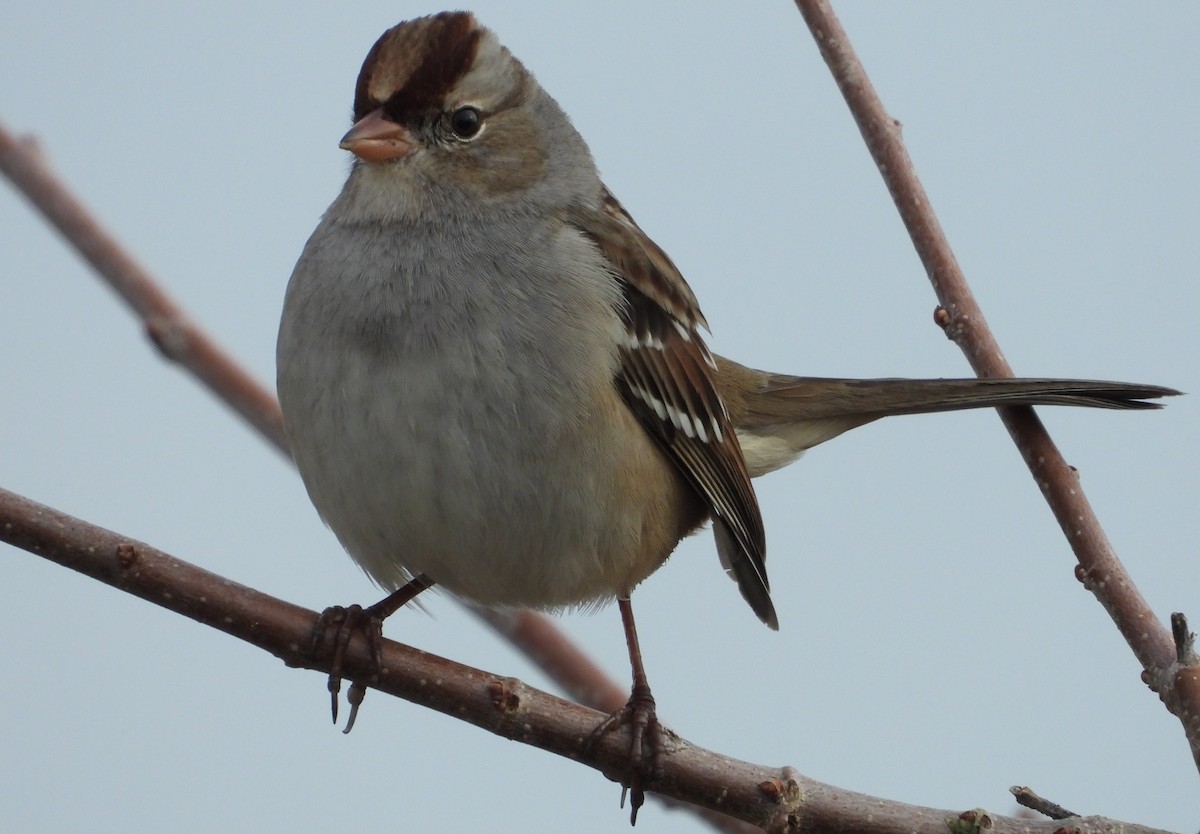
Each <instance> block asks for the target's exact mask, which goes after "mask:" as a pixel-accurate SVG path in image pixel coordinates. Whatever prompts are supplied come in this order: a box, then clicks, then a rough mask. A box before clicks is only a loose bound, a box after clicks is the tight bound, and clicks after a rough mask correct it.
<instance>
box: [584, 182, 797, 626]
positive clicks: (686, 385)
mask: <svg viewBox="0 0 1200 834" xmlns="http://www.w3.org/2000/svg"><path fill="white" fill-rule="evenodd" d="M603 209H604V210H603V212H601V213H597V212H578V213H576V214H574V215H573V216H571V217H570V218H569V219H570V221H571V222H572V223H574V224H575V225H576V226H578V227H579V229H580V230H581V231H583V232H584V233H585V234H587V235H588V236H589V237H590V238H591V239H592V240H593V241H595V243H596V245H597V246H598V247H599V248H600V251H601V252H602V253H603V254H604V255H605V256H606V257H607V258H608V259H609V260H610V261H612V263H613V268H614V272H615V273H616V274H617V275H618V276H619V280H620V281H621V283H622V289H623V290H624V295H625V304H624V308H623V310H622V311H621V312H622V316H623V318H624V321H625V324H626V328H627V337H628V338H627V340H626V343H625V344H623V345H622V346H621V370H620V372H619V374H618V379H617V383H618V386H619V387H620V389H621V392H622V394H623V395H624V396H625V400H626V402H627V403H628V404H629V407H630V409H631V410H632V411H633V413H634V414H635V415H636V416H637V417H638V419H639V420H640V421H641V423H642V425H643V426H644V427H645V428H646V430H647V431H648V432H649V433H650V435H651V436H652V437H653V438H654V439H655V440H656V441H657V442H658V444H659V445H660V447H661V448H662V449H663V451H664V452H665V453H666V455H667V457H668V458H669V459H670V460H671V462H672V463H673V464H675V465H676V466H677V467H679V470H680V472H682V473H683V475H684V477H685V478H686V479H687V481H688V483H689V484H691V486H692V487H693V488H694V489H695V490H696V491H697V492H698V493H699V494H700V495H701V496H703V497H704V499H705V501H706V502H707V504H708V506H709V509H710V512H711V514H712V517H713V525H714V532H715V533H716V539H717V549H718V551H719V553H720V556H721V562H722V564H723V565H725V568H726V570H727V571H728V572H729V573H730V575H731V576H732V577H733V578H734V579H735V580H736V581H737V583H738V587H739V588H740V589H741V592H742V596H743V597H745V599H746V601H747V602H748V603H749V604H750V607H751V608H753V609H754V612H755V613H756V614H757V615H758V616H759V618H760V619H762V621H763V622H765V623H766V624H767V625H769V626H771V627H772V628H778V627H779V626H778V620H777V618H776V616H775V609H774V606H773V605H772V604H771V597H770V586H769V584H768V582H767V572H766V565H765V559H766V536H765V533H764V531H763V523H762V515H761V513H760V512H759V508H758V500H757V499H756V498H755V495H754V488H753V487H752V486H751V485H750V475H749V473H748V472H747V470H746V462H745V460H744V459H743V456H742V450H741V447H740V446H739V445H738V441H737V436H736V434H735V433H734V430H733V425H732V424H731V422H730V420H729V414H728V412H727V411H726V409H725V404H724V402H723V401H722V400H721V396H720V394H719V393H718V392H717V388H716V385H715V381H714V375H715V373H716V365H715V363H714V362H713V358H712V355H711V354H710V353H709V352H708V348H707V347H706V346H705V344H704V341H703V339H702V338H701V337H700V332H699V331H700V328H702V327H703V328H707V323H706V322H705V321H704V317H703V315H702V314H701V313H700V307H699V305H698V304H697V302H696V297H695V296H694V295H693V294H692V291H691V288H690V287H688V285H687V282H685V281H684V279H683V276H682V275H681V274H680V273H679V270H677V269H676V268H675V265H674V264H673V263H671V259H670V258H669V257H667V254H666V253H665V252H663V251H662V250H661V249H660V248H659V247H658V246H657V245H656V244H655V243H654V242H653V241H652V240H650V238H648V237H647V236H646V234H645V233H644V232H643V231H642V230H641V229H640V228H639V227H638V225H637V224H636V223H635V222H634V221H633V218H632V217H630V216H629V213H628V212H626V211H625V209H624V208H623V207H622V206H621V204H620V203H618V202H617V201H616V199H615V198H614V197H613V196H612V195H611V194H608V193H607V192H606V193H605V195H604V205H603Z"/></svg>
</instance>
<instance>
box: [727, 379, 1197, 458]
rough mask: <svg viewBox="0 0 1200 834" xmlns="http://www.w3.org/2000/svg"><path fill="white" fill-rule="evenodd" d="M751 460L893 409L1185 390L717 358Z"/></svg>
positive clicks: (1130, 399) (1104, 399)
mask: <svg viewBox="0 0 1200 834" xmlns="http://www.w3.org/2000/svg"><path fill="white" fill-rule="evenodd" d="M717 361H718V363H720V364H721V365H722V371H723V372H724V375H725V377H726V379H727V380H728V382H727V383H726V385H725V386H723V390H722V395H723V396H724V397H725V399H726V403H727V406H728V408H729V412H730V417H731V418H732V419H733V423H734V426H735V427H736V429H737V434H738V439H739V440H740V442H741V445H742V451H743V452H744V453H745V456H746V464H747V466H748V467H749V469H750V474H751V475H752V476H754V477H758V476H759V475H762V474H765V473H767V472H771V471H773V470H775V469H778V468H779V467H781V466H784V465H786V464H788V463H791V462H792V461H793V460H795V459H796V458H797V457H799V456H800V455H801V454H802V453H803V452H804V451H805V450H806V449H810V448H812V447H813V446H816V445H817V444H818V443H824V442H825V441H826V440H829V439H831V438H833V437H837V436H838V435H839V434H841V433H842V432H844V431H848V430H849V429H852V428H855V427H857V426H861V425H864V424H866V423H870V422H872V421H874V420H878V419H879V418H880V417H887V416H890V415H893V414H924V413H928V412H933V411H957V410H959V409H965V408H994V407H996V406H1010V405H1074V406H1085V407H1088V408H1116V409H1126V410H1139V409H1153V408H1161V407H1162V404H1161V403H1155V402H1147V400H1152V399H1157V398H1159V397H1170V396H1174V395H1176V394H1178V393H1179V392H1178V391H1176V390H1175V389H1173V388H1166V387H1163V386H1161V385H1138V384H1133V383H1128V382H1101V381H1095V380H1086V379H831V378H825V377H802V376H787V375H784V374H770V373H764V372H762V371H755V370H753V369H750V368H745V367H743V366H740V365H737V364H736V363H734V362H731V361H730V360H728V359H724V358H718V360H717Z"/></svg>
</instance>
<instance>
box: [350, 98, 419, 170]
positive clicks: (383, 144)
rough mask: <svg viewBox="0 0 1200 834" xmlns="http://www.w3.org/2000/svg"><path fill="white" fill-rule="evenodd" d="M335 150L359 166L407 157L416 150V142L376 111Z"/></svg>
mask: <svg viewBox="0 0 1200 834" xmlns="http://www.w3.org/2000/svg"><path fill="white" fill-rule="evenodd" d="M338 147H339V148H341V149H342V150H345V151H350V153H352V154H354V155H355V156H357V157H358V158H359V159H361V160H362V161H363V162H385V161H387V160H389V159H403V158H404V157H406V156H408V155H409V154H411V153H412V152H413V150H414V149H415V148H416V142H414V141H413V137H412V134H411V133H409V132H408V130H407V129H406V128H404V127H402V126H401V125H398V124H396V123H395V122H393V121H389V120H388V119H387V118H385V117H384V115H383V110H382V109H379V108H377V109H375V110H372V111H371V112H370V113H368V114H367V115H365V116H363V117H362V118H361V119H359V120H358V121H357V122H355V123H354V127H352V128H350V130H349V132H348V133H347V134H346V135H345V136H343V137H342V141H341V142H340V143H338Z"/></svg>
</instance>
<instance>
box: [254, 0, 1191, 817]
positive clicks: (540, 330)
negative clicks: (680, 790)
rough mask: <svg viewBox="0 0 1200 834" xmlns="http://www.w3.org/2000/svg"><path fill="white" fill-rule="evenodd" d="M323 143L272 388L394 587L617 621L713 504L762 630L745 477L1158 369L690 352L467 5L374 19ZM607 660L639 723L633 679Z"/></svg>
mask: <svg viewBox="0 0 1200 834" xmlns="http://www.w3.org/2000/svg"><path fill="white" fill-rule="evenodd" d="M341 146H342V147H343V148H345V149H346V150H348V151H350V152H352V153H353V154H354V155H355V157H356V159H355V161H354V166H353V170H352V171H351V173H350V177H349V179H348V181H347V182H346V185H345V187H344V188H343V189H342V192H341V194H340V195H339V196H338V198H337V199H336V200H335V201H334V202H333V205H332V206H330V208H329V210H328V211H327V212H326V214H325V216H324V217H323V218H322V220H321V223H320V225H319V226H318V227H317V229H316V231H315V232H314V233H313V235H312V237H311V238H310V239H309V241H308V244H307V245H306V246H305V248H304V252H303V254H302V255H301V257H300V260H299V263H297V265H296V269H295V272H294V273H293V275H292V278H291V282H290V284H289V285H288V290H287V299H286V302H285V305H284V311H283V321H282V324H281V327H280V332H279V344H278V356H277V361H278V387H279V399H280V403H281V405H282V406H283V413H284V419H285V424H286V428H287V434H288V437H289V439H290V442H291V447H292V452H293V454H294V455H295V459H296V463H297V464H298V465H299V468H300V472H301V474H302V476H303V478H304V483H305V485H306V486H307V488H308V492H309V494H310V496H311V497H312V501H313V503H314V504H315V505H316V507H317V510H318V511H319V512H320V514H321V517H322V518H323V519H324V520H325V521H326V522H327V523H328V524H329V526H330V527H331V528H333V530H334V532H335V533H336V534H337V536H338V538H339V539H340V540H341V542H342V544H343V545H345V547H346V549H347V550H348V551H349V552H350V554H351V556H353V558H354V559H355V560H356V561H357V562H358V563H359V564H360V565H361V566H362V567H363V568H364V569H365V570H366V572H367V573H368V574H370V576H371V577H372V578H373V579H375V581H377V582H378V583H379V584H381V585H383V586H384V587H386V588H389V589H396V588H400V587H401V586H404V585H405V583H407V582H408V581H409V580H410V579H413V578H414V577H416V578H417V580H416V582H415V583H414V584H410V585H409V586H408V587H407V589H406V590H404V591H403V592H402V593H401V594H400V595H399V596H393V597H392V598H391V599H392V600H393V601H394V602H396V601H398V602H404V601H407V600H408V599H411V598H412V596H415V594H416V593H417V592H419V591H420V590H423V589H424V588H426V587H429V586H430V585H432V584H435V583H436V584H437V585H441V586H443V587H445V588H447V589H449V590H451V591H453V592H454V593H456V594H459V595H461V596H462V597H465V598H467V599H470V600H473V601H475V602H478V603H482V604H484V605H491V606H528V607H534V608H561V607H563V606H573V605H586V604H589V603H593V602H596V601H599V600H606V599H610V598H613V597H617V598H618V599H620V600H621V614H622V617H623V619H624V621H625V625H626V628H627V630H628V632H629V633H631V634H632V633H633V619H632V611H631V609H630V607H629V604H628V596H629V594H630V592H631V591H632V590H633V589H634V587H636V586H637V584H638V583H639V582H641V581H642V580H643V579H645V578H646V577H647V576H648V575H649V574H650V573H651V572H653V571H654V570H655V569H657V568H658V567H659V565H661V564H662V563H663V561H664V560H665V559H666V558H667V557H668V556H669V555H670V553H671V551H672V550H673V549H674V548H675V546H676V544H677V543H678V542H679V540H680V539H681V538H682V537H684V536H686V535H687V534H688V533H690V532H692V531H694V530H695V529H697V528H698V527H699V526H701V525H702V524H703V523H704V522H705V521H707V520H710V519H711V520H712V522H713V530H714V533H715V535H716V540H717V550H718V553H719V555H720V559H721V563H722V564H723V565H724V566H725V568H726V570H727V571H728V572H729V573H730V574H731V576H732V577H733V578H734V579H735V580H736V581H737V583H738V586H739V588H740V589H741V592H742V595H743V596H744V597H745V598H746V600H747V602H749V603H750V606H751V608H753V610H754V612H755V613H756V614H757V615H758V616H759V618H760V619H762V621H763V622H765V623H766V624H767V625H769V626H770V627H771V628H776V627H777V620H776V616H775V610H774V608H773V606H772V603H771V598H770V596H769V593H768V585H767V577H766V571H765V568H764V553H765V545H764V534H763V524H762V519H761V517H760V515H759V509H758V505H757V502H756V499H755V496H754V490H753V488H752V487H751V485H750V478H751V477H752V476H757V475H760V474H763V473H764V472H768V471H771V470H772V469H776V468H778V467H780V466H783V465H784V464H786V463H789V462H791V461H792V460H794V459H795V458H796V457H797V456H799V455H800V454H801V453H802V452H803V451H804V450H805V449H807V448H809V447H810V446H813V445H815V444H817V443H820V442H822V441H824V440H828V439H829V438H831V437H834V436H835V435H837V434H840V433H841V432H843V431H846V430H847V429H850V428H853V427H855V426H859V425H862V424H864V423H867V422H870V421H872V420H875V419H877V418H879V417H883V416H886V415H890V414H907V413H916V412H924V411H940V410H949V409H958V408H976V407H990V406H998V405H1021V404H1037V403H1053V404H1068V405H1087V406H1100V407H1108V408H1148V407H1152V406H1151V405H1150V404H1147V403H1143V402H1140V401H1139V398H1144V397H1156V396H1161V395H1164V394H1169V393H1173V392H1172V391H1170V389H1165V388H1159V387H1155V386H1146V385H1125V384H1120V383H1108V382H1086V381H1065V380H1013V379H1006V380H979V379H968V380H838V379H815V378H803V377H792V376H781V375H776V374H767V373H763V372H760V371H755V370H751V369H749V368H745V367H743V366H741V365H738V364H736V363H734V362H731V361H729V360H726V359H723V358H721V357H717V356H714V355H712V354H710V353H709V351H708V349H707V348H706V347H705V345H704V341H703V339H702V338H701V329H702V328H705V327H706V325H705V321H704V318H703V316H702V315H701V313H700V309H699V307H698V306H697V303H696V299H695V297H694V296H693V295H692V292H691V290H690V289H689V288H688V285H687V283H686V282H685V281H684V280H683V277H682V276H681V275H680V274H679V272H678V271H677V270H676V269H675V267H674V265H673V264H672V263H671V260H670V259H669V258H668V257H667V255H666V254H665V253H664V252H663V251H662V250H661V249H659V247H658V246H656V245H655V244H654V242H653V241H652V240H650V238H649V237H647V236H646V235H645V233H644V232H642V230H641V229H640V228H638V226H637V224H636V223H634V221H633V219H632V218H631V217H630V216H629V214H628V213H627V212H626V211H625V210H624V209H623V208H622V207H621V205H620V204H619V203H618V202H617V201H616V200H615V199H614V198H613V196H612V195H611V194H609V192H608V190H607V189H606V188H605V186H604V184H603V183H602V182H601V181H600V178H599V176H598V175H597V173H596V168H595V165H594V163H593V161H592V157H591V154H590V153H589V152H588V148H587V145H585V144H584V141H583V139H582V138H581V137H580V135H579V134H578V133H577V132H576V131H575V129H574V128H573V127H572V125H571V122H570V120H569V119H568V118H567V116H566V114H565V113H563V111H562V110H561V109H560V108H559V106H558V104H557V103H556V102H555V101H554V99H552V98H551V97H550V96H549V95H548V94H547V93H546V92H545V91H544V90H543V89H542V88H541V87H540V86H539V85H538V83H537V81H535V80H534V78H533V76H532V75H530V74H529V72H528V71H527V70H526V69H525V68H524V67H523V66H522V65H521V64H520V63H519V62H518V61H517V59H516V58H514V57H513V56H512V55H511V54H510V53H509V52H508V50H506V49H505V48H504V47H503V46H501V44H500V42H499V41H498V40H497V39H496V36H495V35H494V34H493V33H492V32H490V31H489V30H487V29H485V28H483V27H482V26H480V25H479V24H478V23H477V22H476V20H475V18H474V17H473V16H472V15H471V14H469V13H465V12H453V13H443V14H438V15H434V16H431V17H424V18H419V19H416V20H411V21H408V22H405V23H401V24H400V25H398V26H396V27H394V28H392V29H389V30H388V31H387V32H385V33H384V34H383V36H382V37H380V39H379V40H378V42H376V44H375V46H374V47H373V48H372V49H371V51H370V53H369V54H368V55H367V58H366V61H365V63H364V64H363V67H362V72H361V74H360V75H359V77H358V84H357V88H356V90H355V96H354V126H353V127H352V129H351V130H350V132H349V133H347V134H346V135H345V137H344V138H343V139H342V143H341ZM385 602H386V601H385ZM381 606H382V607H378V608H375V609H374V611H373V613H375V614H379V615H385V614H386V613H389V612H390V610H394V607H393V606H384V605H383V604H382V603H381ZM631 660H632V663H633V666H634V678H635V687H634V689H635V700H637V701H638V703H637V704H636V705H635V706H636V709H635V710H634V711H633V712H634V713H636V714H635V715H634V722H635V724H637V725H639V726H641V725H644V724H645V723H646V722H647V721H649V722H651V723H652V722H653V714H652V701H651V700H650V697H649V688H648V686H647V684H646V680H645V674H644V671H643V670H642V668H641V662H640V658H639V657H638V656H637V653H636V651H635V650H632V649H631ZM627 717H628V716H623V718H627ZM635 748H636V749H635V750H633V751H632V752H633V755H634V758H635V760H636V758H637V756H638V755H640V749H641V745H640V741H635ZM634 769H635V770H636V769H637V768H636V767H635V768H634ZM631 778H633V779H635V780H636V779H637V778H638V776H637V774H636V773H634V774H632V776H631ZM634 787H635V791H636V787H637V786H636V784H635V786H634ZM638 799H639V797H636V796H635V802H636V801H638Z"/></svg>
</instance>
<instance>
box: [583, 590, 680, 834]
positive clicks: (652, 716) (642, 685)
mask: <svg viewBox="0 0 1200 834" xmlns="http://www.w3.org/2000/svg"><path fill="white" fill-rule="evenodd" d="M617 605H618V606H619V607H620V609H621V623H622V625H624V627H625V643H626V644H627V645H628V646H629V665H630V667H632V669H633V688H632V690H630V693H629V700H628V701H627V702H626V703H625V706H623V707H621V709H619V710H617V711H616V712H614V713H613V714H612V715H610V716H609V717H608V718H606V719H605V720H604V721H603V722H602V723H601V724H600V725H599V726H598V727H596V729H594V730H592V733H591V736H590V737H589V738H588V743H589V744H591V743H593V742H595V741H596V740H597V739H598V738H599V737H600V736H603V735H604V734H605V733H609V732H612V731H613V730H615V729H617V728H619V727H624V726H628V727H629V730H630V739H629V782H628V784H627V785H625V790H624V791H622V793H621V805H622V807H624V805H625V795H626V793H628V794H629V796H630V800H629V804H630V809H631V810H630V815H629V822H630V824H631V825H636V824H637V814H638V809H639V808H641V807H642V804H643V803H645V801H646V793H645V791H644V790H643V788H642V785H643V782H644V780H645V778H646V776H647V775H649V776H651V777H653V776H654V774H655V773H656V772H657V770H658V766H659V759H660V758H661V755H662V727H661V726H660V725H659V723H658V715H657V713H656V712H655V707H654V696H653V695H652V694H651V693H650V682H649V681H648V680H647V679H646V667H645V666H644V665H643V664H642V650H641V648H640V647H639V646H638V636H637V626H636V625H635V624H634V622H633V606H632V605H631V604H630V602H629V600H628V599H627V598H622V599H619V600H617ZM647 752H648V753H649V756H648V757H647Z"/></svg>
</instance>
